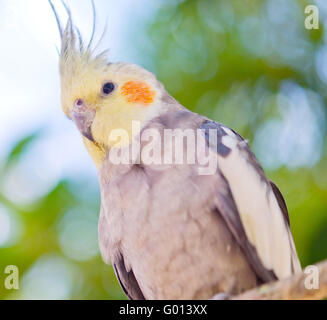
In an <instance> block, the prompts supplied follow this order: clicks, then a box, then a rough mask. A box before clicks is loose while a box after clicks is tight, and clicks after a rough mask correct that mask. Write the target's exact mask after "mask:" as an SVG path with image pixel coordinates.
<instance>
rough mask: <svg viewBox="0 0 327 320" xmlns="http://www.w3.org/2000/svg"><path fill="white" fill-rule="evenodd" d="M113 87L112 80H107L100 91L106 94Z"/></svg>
mask: <svg viewBox="0 0 327 320" xmlns="http://www.w3.org/2000/svg"><path fill="white" fill-rule="evenodd" d="M114 89H115V85H114V84H113V83H112V82H107V83H105V84H104V85H103V87H102V92H103V94H105V95H108V94H109V93H110V92H112V91H113V90H114Z"/></svg>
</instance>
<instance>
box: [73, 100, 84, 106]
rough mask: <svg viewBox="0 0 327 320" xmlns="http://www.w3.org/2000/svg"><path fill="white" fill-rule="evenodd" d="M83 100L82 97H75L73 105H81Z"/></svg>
mask: <svg viewBox="0 0 327 320" xmlns="http://www.w3.org/2000/svg"><path fill="white" fill-rule="evenodd" d="M83 103H84V102H83V100H82V99H77V100H76V101H75V105H76V106H81V105H83Z"/></svg>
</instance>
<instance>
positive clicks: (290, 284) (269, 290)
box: [230, 260, 327, 300]
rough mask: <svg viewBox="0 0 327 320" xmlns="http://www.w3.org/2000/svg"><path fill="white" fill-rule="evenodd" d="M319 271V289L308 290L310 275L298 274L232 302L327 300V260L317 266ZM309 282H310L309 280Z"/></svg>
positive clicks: (253, 290)
mask: <svg viewBox="0 0 327 320" xmlns="http://www.w3.org/2000/svg"><path fill="white" fill-rule="evenodd" d="M315 266H316V267H317V268H318V270H319V289H306V288H305V285H304V284H305V280H306V279H308V277H310V274H306V273H298V274H295V275H293V276H291V277H289V278H287V279H284V280H280V281H275V282H270V283H266V284H264V285H262V286H260V287H257V288H255V289H252V290H249V291H246V292H244V293H242V294H240V295H238V296H234V297H231V298H230V299H231V300H320V299H324V298H327V260H324V261H322V262H320V263H318V264H316V265H315ZM307 281H308V280H307Z"/></svg>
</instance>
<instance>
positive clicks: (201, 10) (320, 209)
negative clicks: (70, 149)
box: [0, 0, 327, 299]
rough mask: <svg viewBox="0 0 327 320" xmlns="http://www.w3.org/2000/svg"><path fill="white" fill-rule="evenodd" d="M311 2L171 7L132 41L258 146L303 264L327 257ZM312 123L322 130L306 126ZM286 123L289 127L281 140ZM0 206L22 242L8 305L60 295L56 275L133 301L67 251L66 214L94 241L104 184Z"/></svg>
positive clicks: (322, 92)
mask: <svg viewBox="0 0 327 320" xmlns="http://www.w3.org/2000/svg"><path fill="white" fill-rule="evenodd" d="M307 4H309V2H308V1H300V0H298V1H295V0H288V1H279V0H273V1H268V0H267V1H262V0H230V1H223V0H221V1H219V0H211V1H208V0H189V1H166V2H161V7H160V8H159V10H158V12H157V13H156V15H155V16H154V17H152V20H151V21H150V22H149V23H148V24H147V28H146V29H145V30H139V29H137V28H136V31H137V32H136V31H135V34H132V35H130V36H131V39H134V40H135V39H136V40H135V41H134V42H133V43H134V45H135V48H134V50H136V51H137V54H138V56H139V57H140V61H141V63H142V64H143V65H144V66H145V67H147V68H149V69H151V70H152V71H153V72H155V73H156V74H157V76H158V78H159V79H160V80H161V81H162V82H163V83H164V85H165V86H166V88H167V90H168V91H169V92H170V93H171V94H172V95H173V96H174V97H175V98H176V99H177V100H179V101H180V102H181V103H182V104H183V105H184V106H186V107H187V108H189V109H191V110H193V111H195V112H198V113H201V114H204V115H206V116H208V117H210V118H212V119H214V120H217V121H219V122H222V123H224V124H226V125H228V126H230V127H232V128H233V129H235V130H236V131H238V132H239V133H240V134H241V135H242V136H244V137H246V138H247V139H248V140H249V143H250V145H251V146H252V148H253V149H254V152H255V153H256V155H257V156H258V158H259V160H261V161H262V163H263V165H264V167H265V169H266V173H267V175H268V176H269V178H270V179H271V180H273V181H274V182H275V183H276V184H277V185H278V186H279V188H280V189H281V191H282V193H283V195H284V197H285V199H286V202H287V205H288V208H289V212H290V218H291V225H292V230H293V235H294V239H295V243H296V246H297V250H298V254H299V257H300V260H301V263H302V266H303V267H304V266H306V265H308V264H312V263H315V262H317V261H320V260H322V259H325V258H327V145H326V120H327V118H326V84H327V83H326V79H327V77H326V78H324V69H323V68H324V67H323V62H324V59H323V57H324V55H323V53H324V50H326V49H325V47H326V35H325V28H324V20H323V18H324V16H323V15H321V16H320V28H319V29H318V30H306V29H305V28H304V19H305V14H304V8H305V6H306V5H307ZM318 7H319V3H318ZM319 9H320V8H319ZM325 68H326V67H325ZM302 103H305V106H302ZM58 107H59V106H58ZM301 108H302V109H301ZM303 108H306V109H305V110H306V111H305V112H304V114H305V115H306V116H305V117H303V112H302V111H303V110H304V109H303ZM290 110H291V111H292V110H293V112H291V111H290ZM297 117H298V118H297ZM307 119H312V121H311V122H312V123H313V125H314V127H313V128H312V126H310V128H309V129H308V127H307V126H305V123H306V122H305V121H306V120H307ZM290 123H291V124H292V126H291V127H290ZM276 124H277V125H276ZM294 125H295V127H294ZM285 127H289V128H290V130H288V131H287V134H282V132H283V130H284V129H283V128H285ZM271 128H275V130H272V131H269V130H270V129H271ZM276 128H277V129H278V128H280V130H277V129H276ZM292 128H295V129H294V130H293V129H292ZM268 129H269V130H268ZM267 132H269V134H268V133H267ZM312 132H313V133H312ZM280 135H282V137H283V138H282V141H280V139H281V138H280ZM40 136H42V132H41V131H40V132H36V133H34V134H32V135H30V136H28V137H26V138H25V139H23V140H21V141H18V142H17V144H16V145H15V146H13V148H12V152H11V153H10V154H9V155H8V157H7V160H6V161H5V163H3V164H2V166H1V170H0V184H1V183H5V182H6V176H7V175H8V172H11V171H14V170H16V168H17V166H18V165H19V162H20V161H23V160H22V159H23V158H24V154H25V153H26V152H27V150H29V148H31V146H32V145H33V143H34V142H35V141H36V140H37V139H39V138H40ZM308 137H309V138H310V137H311V138H310V139H311V140H310V139H309V138H308ZM308 139H309V140H310V141H309V142H308ZM308 144H309V147H308ZM302 145H303V147H302ZM290 148H292V150H291V151H290ZM305 150H307V153H306V154H305V155H304V156H303V155H302V152H304V151H305ZM308 150H309V151H308ZM308 153H309V155H308ZM280 154H282V156H284V157H281V156H280ZM299 159H300V160H301V159H302V160H301V161H300V160H299ZM303 159H304V160H303ZM49 170H51V168H49ZM0 190H1V189H0ZM0 203H1V206H3V207H4V208H6V210H8V211H10V213H11V215H12V217H13V219H14V220H15V221H16V222H17V221H18V222H17V223H16V224H17V230H21V232H20V235H19V237H18V238H17V239H16V241H14V242H13V243H9V244H8V245H7V246H6V247H2V248H0V298H2V299H16V298H27V299H30V298H42V297H43V296H45V297H50V298H51V290H53V288H55V287H56V276H57V274H58V273H60V274H61V279H62V275H65V277H64V279H66V281H67V282H69V284H70V286H69V288H70V291H69V292H68V294H66V295H63V297H65V298H71V299H121V298H124V295H123V293H122V291H121V289H120V288H119V286H118V284H117V281H116V279H115V276H114V273H113V270H112V268H111V267H108V266H106V265H105V264H104V263H103V262H102V260H101V257H100V255H99V253H97V254H96V255H93V256H91V257H90V258H88V257H86V258H85V259H82V260H81V259H80V258H79V257H75V258H74V256H73V255H67V251H65V250H63V247H62V245H60V241H66V242H68V243H69V241H70V238H69V236H67V235H66V236H64V237H63V236H62V235H61V233H62V232H64V231H63V228H65V227H63V225H64V226H65V225H66V224H65V223H66V222H67V219H68V221H69V223H72V225H73V226H74V221H75V219H76V220H78V221H82V223H81V224H76V226H75V229H74V230H75V232H76V233H81V232H83V230H84V229H83V228H89V227H90V226H91V227H92V230H93V231H92V232H93V233H91V234H93V236H92V237H93V238H92V241H93V242H92V243H94V239H96V237H97V234H96V223H97V216H98V212H99V205H100V204H99V191H98V187H97V184H96V181H94V182H92V183H90V182H89V181H83V180H82V179H79V178H78V177H77V178H71V177H67V179H64V180H62V181H58V183H57V185H56V186H55V187H54V188H53V190H51V192H49V194H47V195H46V196H43V197H42V198H40V199H38V200H37V201H35V203H31V204H29V205H28V206H26V205H24V206H21V205H19V204H18V203H15V202H13V201H12V200H9V199H8V198H7V197H6V196H5V195H4V194H2V193H0ZM67 215H69V217H68V218H67ZM63 221H66V222H65V223H63ZM91 227H90V228H91ZM84 231H85V230H84ZM85 234H86V233H85ZM73 236H74V235H72V237H73ZM62 239H64V240H62ZM80 239H81V240H80V241H81V243H79V245H81V246H88V245H89V243H90V241H89V238H87V237H86V238H85V239H83V237H82V238H80ZM83 241H84V242H83ZM73 249H74V248H73ZM73 249H72V251H73ZM66 250H68V251H69V250H70V249H69V245H68V249H66ZM76 252H77V253H78V250H77V251H76ZM9 264H15V265H17V266H19V269H20V275H21V283H20V285H21V290H19V291H17V292H13V291H8V290H5V288H4V286H3V285H2V282H3V279H4V277H5V275H4V274H3V273H2V270H4V267H5V266H6V265H9ZM35 270H36V271H35ZM35 274H37V276H36V275H35ZM2 278H3V279H2ZM49 292H50V293H49ZM54 297H57V295H55V296H54Z"/></svg>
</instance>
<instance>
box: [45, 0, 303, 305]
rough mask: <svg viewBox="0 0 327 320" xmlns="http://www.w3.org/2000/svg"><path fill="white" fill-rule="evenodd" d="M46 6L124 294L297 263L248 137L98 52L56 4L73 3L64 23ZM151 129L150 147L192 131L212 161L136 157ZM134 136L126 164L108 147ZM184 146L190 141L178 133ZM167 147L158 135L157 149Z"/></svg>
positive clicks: (155, 294)
mask: <svg viewBox="0 0 327 320" xmlns="http://www.w3.org/2000/svg"><path fill="white" fill-rule="evenodd" d="M49 3H50V5H51V8H52V10H53V12H54V14H55V17H56V20H57V24H58V28H59V32H60V39H61V49H60V51H59V74H60V84H61V104H62V109H63V111H64V113H65V114H66V116H67V117H68V118H69V119H70V120H72V121H73V122H74V123H75V125H76V127H77V129H78V131H79V132H80V134H81V137H82V139H83V142H84V145H85V147H86V149H87V151H88V153H89V154H90V156H91V158H92V159H93V161H94V163H95V166H96V168H97V172H98V180H99V185H100V194H101V209H100V216H99V224H98V238H99V247H100V251H101V255H102V258H103V260H104V262H105V263H107V264H111V265H112V266H113V268H114V271H115V274H116V277H117V279H118V281H119V283H120V285H121V287H122V289H123V291H124V292H125V294H126V296H127V297H128V298H129V299H132V300H143V299H146V300H156V299H163V300H166V299H169V300H175V299H190V300H196V299H212V298H213V299H215V297H218V298H217V299H219V297H230V296H233V295H238V294H240V293H242V292H244V291H246V290H249V289H251V288H254V287H257V286H259V285H261V284H264V283H267V282H271V281H275V280H281V279H285V278H287V277H289V276H291V275H292V274H294V273H298V272H301V265H300V261H299V258H298V255H297V252H296V248H295V244H294V240H293V236H292V233H291V229H290V220H289V215H288V210H287V206H286V203H285V200H284V198H283V196H282V194H281V192H280V191H279V189H278V187H277V186H276V185H275V184H274V183H273V182H272V181H270V180H269V179H268V178H267V176H266V174H265V172H264V170H263V168H262V166H261V165H260V163H259V162H258V160H257V159H256V157H255V155H254V153H253V152H252V151H251V149H250V147H249V143H248V141H247V140H245V139H244V138H243V137H242V136H241V135H239V134H238V133H237V132H236V131H234V130H232V129H231V128H229V127H228V126H226V125H224V124H222V123H220V122H217V121H213V120H211V119H208V118H206V117H205V116H202V115H199V114H196V113H193V112H191V111H190V110H188V109H187V108H185V107H184V106H182V105H181V104H180V103H179V102H178V101H177V100H176V99H175V98H173V97H172V96H171V95H170V94H169V93H168V92H167V91H166V89H165V88H164V85H163V84H162V83H161V82H160V81H159V80H158V79H157V78H156V76H155V75H154V74H153V73H151V72H150V71H147V70H146V69H144V68H143V67H141V66H138V65H135V64H131V63H123V62H110V61H109V58H108V53H107V52H106V51H105V52H100V53H97V51H96V47H97V46H96V45H94V43H93V42H94V28H93V31H92V37H91V40H90V41H89V43H88V44H85V43H84V41H83V39H82V37H81V34H80V32H79V30H78V28H77V27H76V26H75V25H74V23H73V20H72V15H71V11H70V9H69V8H68V6H66V5H65V3H64V2H63V4H64V5H65V8H66V10H67V12H68V21H67V24H66V26H65V28H63V27H62V23H61V21H60V19H59V17H58V14H57V12H56V9H55V7H54V5H53V3H52V1H51V0H49ZM92 5H93V18H94V20H95V8H94V3H93V1H92ZM94 25H95V24H94ZM135 123H138V124H139V127H138V128H137V129H136V130H134V129H135V128H134V127H133V124H135ZM119 130H120V131H123V132H124V134H122V135H121V136H120V140H119V142H117V141H116V140H115V141H113V139H110V137H112V136H114V137H117V135H118V133H119V132H120V131H119ZM147 130H155V131H156V132H158V133H159V135H158V137H159V138H158V137H157V138H156V137H155V135H154V136H153V137H152V138H153V139H152V140H151V141H152V142H151V143H152V147H153V148H154V147H159V146H161V145H162V143H161V142H164V141H163V140H162V139H163V136H164V135H165V132H167V131H168V130H171V131H172V130H180V131H183V130H184V131H183V132H185V131H188V132H190V133H194V134H197V137H199V145H200V142H201V143H203V145H204V148H205V150H206V152H207V153H208V154H210V159H214V160H215V161H216V163H217V166H216V167H214V170H213V172H211V173H210V174H200V173H199V172H200V171H199V169H200V167H201V165H200V164H199V163H198V161H196V162H194V163H188V162H187V161H186V160H185V159H184V158H183V159H182V161H181V162H180V163H155V161H154V162H152V163H149V162H147V161H143V160H142V157H141V156H140V153H141V154H142V152H143V151H144V152H145V151H146V148H148V149H149V144H147V143H146V141H145V140H142V141H141V142H140V140H137V137H140V136H141V135H142V134H143V133H145V132H146V131H147ZM117 132H118V133H117ZM212 133H213V134H212ZM210 137H211V138H212V137H213V138H214V139H213V140H214V141H215V143H213V142H212V139H210ZM136 141H138V144H137V143H136ZM135 145H138V149H137V148H136V149H137V150H139V151H140V152H138V153H136V156H135V157H134V158H133V159H131V153H130V154H129V156H128V157H129V158H128V160H129V161H127V162H123V161H122V162H120V163H114V161H111V158H110V156H111V155H112V154H116V156H117V155H119V154H120V155H121V154H123V153H124V151H127V150H131V149H132V148H133V147H134V146H135ZM190 149H191V150H193V149H194V148H193V149H192V148H191V147H190ZM179 150H182V151H187V150H188V145H186V144H185V143H184V140H183V143H182V144H181V145H180V146H179ZM113 151H115V152H113ZM169 152H172V148H171V146H166V144H164V146H163V147H162V148H161V149H160V152H159V153H157V154H156V156H157V157H159V158H160V156H161V157H162V156H165V155H166V154H168V153H169ZM145 153H146V152H145ZM127 154H128V153H127ZM132 154H133V153H132Z"/></svg>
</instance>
